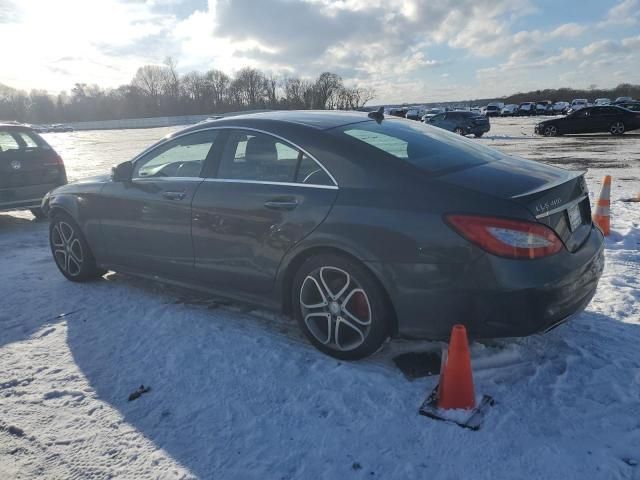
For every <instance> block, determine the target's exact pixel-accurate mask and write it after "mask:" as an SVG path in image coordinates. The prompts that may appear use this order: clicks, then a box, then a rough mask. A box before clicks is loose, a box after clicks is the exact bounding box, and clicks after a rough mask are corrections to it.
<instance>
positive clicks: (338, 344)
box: [292, 254, 392, 360]
mask: <svg viewBox="0 0 640 480" xmlns="http://www.w3.org/2000/svg"><path fill="white" fill-rule="evenodd" d="M292 294H293V308H294V310H295V316H296V319H297V320H298V324H299V325H300V328H301V329H302V331H303V332H304V334H305V335H306V337H307V338H308V339H309V341H310V342H311V343H312V344H313V345H314V346H315V347H316V348H318V349H319V350H320V351H322V352H324V353H326V354H328V355H331V356H332V357H336V358H339V359H342V360H359V359H361V358H365V357H367V356H369V355H371V354H372V353H374V352H375V351H376V350H378V349H379V348H380V347H381V346H382V344H383V343H384V341H385V340H386V339H387V338H388V336H389V335H390V333H391V330H390V327H391V325H392V310H391V308H390V306H389V301H388V300H387V296H386V294H385V292H384V290H383V288H382V286H380V284H379V283H378V282H377V280H376V279H375V278H374V277H373V275H372V274H371V273H370V272H369V271H368V270H367V269H366V268H365V267H364V266H362V265H361V264H359V263H358V262H356V261H354V260H351V259H350V258H348V257H345V256H341V255H335V254H322V255H317V256H314V257H311V258H309V259H308V260H307V261H306V262H305V263H304V264H303V265H302V267H301V268H300V269H299V271H298V273H297V274H296V277H295V279H294V281H293V292H292Z"/></svg>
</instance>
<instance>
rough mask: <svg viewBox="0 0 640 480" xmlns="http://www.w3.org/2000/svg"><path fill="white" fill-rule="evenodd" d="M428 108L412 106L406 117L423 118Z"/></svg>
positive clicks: (409, 118)
mask: <svg viewBox="0 0 640 480" xmlns="http://www.w3.org/2000/svg"><path fill="white" fill-rule="evenodd" d="M425 112H426V110H425V109H424V108H423V107H411V108H410V109H409V110H407V115H406V116H405V118H407V119H408V120H421V119H422V116H423V115H424V114H425Z"/></svg>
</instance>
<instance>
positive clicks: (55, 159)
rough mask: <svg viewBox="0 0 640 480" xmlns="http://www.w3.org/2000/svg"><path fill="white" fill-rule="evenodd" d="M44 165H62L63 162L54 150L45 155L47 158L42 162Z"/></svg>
mask: <svg viewBox="0 0 640 480" xmlns="http://www.w3.org/2000/svg"><path fill="white" fill-rule="evenodd" d="M43 165H44V166H45V167H53V166H60V167H61V166H63V165H64V162H63V161H62V157H61V156H60V155H58V154H57V153H55V152H51V154H50V155H48V156H47V159H46V160H45V161H44V164H43Z"/></svg>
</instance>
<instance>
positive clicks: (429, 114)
mask: <svg viewBox="0 0 640 480" xmlns="http://www.w3.org/2000/svg"><path fill="white" fill-rule="evenodd" d="M446 111H447V110H446V109H445V108H430V109H428V110H427V111H426V112H425V114H424V115H423V116H422V121H423V122H426V121H428V120H429V119H430V118H432V117H435V116H436V115H438V114H439V113H443V112H446Z"/></svg>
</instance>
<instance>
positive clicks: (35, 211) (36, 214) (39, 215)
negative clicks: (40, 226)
mask: <svg viewBox="0 0 640 480" xmlns="http://www.w3.org/2000/svg"><path fill="white" fill-rule="evenodd" d="M31 215H33V216H34V217H36V220H44V219H45V218H47V216H46V215H45V214H44V212H43V211H42V209H41V208H32V209H31Z"/></svg>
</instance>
